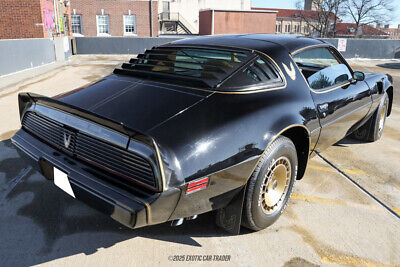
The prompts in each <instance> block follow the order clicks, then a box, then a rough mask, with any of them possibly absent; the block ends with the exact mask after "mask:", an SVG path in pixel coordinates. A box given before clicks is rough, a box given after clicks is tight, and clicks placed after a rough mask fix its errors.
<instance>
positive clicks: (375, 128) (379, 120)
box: [352, 93, 389, 142]
mask: <svg viewBox="0 0 400 267" xmlns="http://www.w3.org/2000/svg"><path fill="white" fill-rule="evenodd" d="M388 107H389V97H388V95H387V93H385V95H384V96H383V97H382V100H381V102H380V104H379V107H378V108H377V109H376V111H375V112H374V114H373V115H372V117H371V118H370V119H369V120H368V121H367V122H366V123H365V124H364V125H363V126H361V127H360V128H359V129H357V130H356V131H354V133H353V134H352V137H353V138H355V139H357V140H361V141H369V142H374V141H377V140H379V139H380V138H381V136H382V132H383V128H384V127H385V122H386V117H387V112H388Z"/></svg>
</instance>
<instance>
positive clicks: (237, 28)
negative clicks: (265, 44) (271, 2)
mask: <svg viewBox="0 0 400 267" xmlns="http://www.w3.org/2000/svg"><path fill="white" fill-rule="evenodd" d="M275 20H276V11H265V10H263V11H256V10H221V9H208V10H207V9H206V10H200V14H199V34H200V35H213V34H237V33H275Z"/></svg>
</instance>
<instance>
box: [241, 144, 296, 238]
mask: <svg viewBox="0 0 400 267" xmlns="http://www.w3.org/2000/svg"><path fill="white" fill-rule="evenodd" d="M282 160H284V161H285V164H283V167H284V169H285V170H286V171H287V170H289V169H290V173H288V172H286V178H285V189H284V190H283V192H284V193H283V194H282V195H281V196H280V198H279V202H277V204H276V205H275V206H273V208H271V210H266V209H269V208H270V207H265V206H266V202H267V201H266V200H265V199H266V197H264V196H265V195H268V193H265V194H264V195H263V190H264V189H265V188H271V189H272V187H273V186H275V187H274V188H273V189H272V190H275V189H276V188H278V189H279V187H280V185H281V184H282V183H280V185H279V187H277V183H276V181H277V180H278V179H276V177H275V171H277V172H278V167H277V166H280V165H277V162H280V163H282ZM286 161H289V162H290V164H287V163H286ZM297 164H298V163H297V153H296V147H295V146H294V144H293V142H292V141H291V140H290V139H289V138H287V137H285V136H280V137H278V138H277V139H276V140H275V141H274V142H273V143H272V144H271V145H270V146H269V148H268V149H267V151H265V153H264V155H263V156H262V158H261V160H260V161H259V162H258V164H257V166H256V168H255V170H254V172H253V174H252V175H251V177H250V179H249V181H248V184H247V188H246V194H245V200H244V205H243V220H242V222H243V223H242V224H243V226H245V227H247V228H249V229H251V230H254V231H259V230H262V229H264V228H266V227H268V226H270V225H271V224H273V223H274V222H275V221H276V220H277V219H278V218H279V216H280V215H281V214H282V212H283V210H284V209H285V207H286V205H287V203H288V200H289V198H290V196H291V194H292V189H293V184H294V181H295V180H296V176H297ZM289 166H290V167H289ZM279 168H280V170H282V166H280V167H279ZM288 177H290V180H289V181H287V180H288ZM268 178H269V179H268ZM275 179H276V180H275ZM266 180H268V186H265V181H266ZM271 182H273V184H272V185H270V183H271ZM270 186H272V187H270ZM267 192H268V191H267Z"/></svg>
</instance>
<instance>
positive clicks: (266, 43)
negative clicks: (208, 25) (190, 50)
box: [164, 34, 326, 53]
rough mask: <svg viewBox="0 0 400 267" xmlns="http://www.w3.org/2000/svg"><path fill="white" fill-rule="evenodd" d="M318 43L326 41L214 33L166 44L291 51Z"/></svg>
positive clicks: (273, 35) (271, 35)
mask: <svg viewBox="0 0 400 267" xmlns="http://www.w3.org/2000/svg"><path fill="white" fill-rule="evenodd" d="M318 44H326V43H325V42H324V41H321V40H317V39H313V38H307V37H298V36H289V35H278V34H232V35H213V36H201V37H195V38H187V39H182V40H177V41H174V42H171V43H168V44H166V45H164V46H173V45H190V46H196V45H199V46H223V47H236V48H244V49H254V50H259V51H266V50H267V49H269V48H271V47H273V46H275V47H279V46H280V48H282V47H284V48H286V49H287V50H288V52H289V53H293V52H294V51H296V50H298V49H301V48H304V47H308V46H312V45H318Z"/></svg>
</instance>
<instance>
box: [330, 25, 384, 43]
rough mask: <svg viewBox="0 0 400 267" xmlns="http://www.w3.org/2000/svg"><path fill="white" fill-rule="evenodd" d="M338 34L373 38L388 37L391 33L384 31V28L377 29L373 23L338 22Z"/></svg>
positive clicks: (339, 35)
mask: <svg viewBox="0 0 400 267" xmlns="http://www.w3.org/2000/svg"><path fill="white" fill-rule="evenodd" d="M336 36H337V37H345V38H354V37H357V38H371V39H386V38H388V37H389V34H387V33H386V32H384V31H383V29H377V28H375V27H372V26H371V25H366V24H362V25H359V26H358V28H357V25H356V24H355V23H338V24H336Z"/></svg>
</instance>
